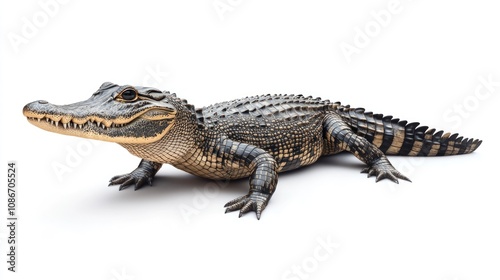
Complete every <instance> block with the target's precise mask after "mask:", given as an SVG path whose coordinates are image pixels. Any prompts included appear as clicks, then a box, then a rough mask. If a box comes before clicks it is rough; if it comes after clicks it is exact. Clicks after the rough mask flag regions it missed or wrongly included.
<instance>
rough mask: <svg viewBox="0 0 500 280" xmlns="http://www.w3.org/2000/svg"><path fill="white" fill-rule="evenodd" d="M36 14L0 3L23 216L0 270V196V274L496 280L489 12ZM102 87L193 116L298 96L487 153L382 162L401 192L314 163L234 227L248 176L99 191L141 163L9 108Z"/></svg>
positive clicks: (325, 4) (104, 4)
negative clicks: (191, 109)
mask: <svg viewBox="0 0 500 280" xmlns="http://www.w3.org/2000/svg"><path fill="white" fill-rule="evenodd" d="M47 2H49V1H48V0H40V1H2V4H1V6H0V11H1V14H0V25H1V29H2V37H1V40H2V41H1V46H0V52H1V57H0V61H1V62H0V71H1V72H0V91H1V102H0V104H1V118H0V121H1V133H0V134H1V136H2V137H1V141H2V142H1V152H0V155H1V161H0V163H1V165H2V166H3V168H2V169H1V170H0V172H1V173H2V178H4V180H5V176H6V175H4V174H6V172H7V170H6V169H7V168H6V163H7V160H16V161H17V163H18V167H19V174H18V175H19V187H18V193H17V194H18V217H19V219H20V220H19V228H18V242H19V244H18V252H17V253H18V267H17V269H18V273H16V274H14V273H10V272H7V266H6V263H5V262H4V261H3V260H4V259H5V254H6V253H7V252H6V250H7V247H6V242H5V241H6V236H7V230H6V227H5V226H3V224H4V223H6V221H5V220H4V219H5V217H6V210H7V206H6V190H5V187H4V188H3V191H1V201H0V202H1V203H0V207H1V208H0V209H1V213H2V215H1V216H2V226H1V229H0V234H1V238H0V240H1V243H0V244H1V245H0V246H1V248H0V249H1V254H2V256H3V257H0V259H1V260H2V264H1V265H0V271H1V274H0V275H1V278H2V279H107V280H109V279H115V280H120V279H137V280H141V279H236V278H238V279H306V278H307V279H385V280H389V279H407V280H412V279H439V280H467V279H483V280H487V279H500V270H499V269H498V266H499V264H500V225H499V223H500V189H499V187H498V182H497V174H495V173H496V172H498V171H497V165H498V161H497V160H498V156H499V152H498V137H499V136H500V135H499V133H498V123H497V121H498V115H497V114H498V106H499V98H500V97H499V96H498V95H499V94H500V87H499V86H498V82H497V84H496V85H495V86H494V87H490V91H487V90H486V88H485V87H484V85H483V83H482V82H481V79H486V80H487V79H491V80H493V81H500V69H499V65H500V37H499V33H498V27H499V26H500V17H499V16H498V11H499V8H500V7H499V5H495V4H493V3H495V2H494V1H468V4H466V3H464V2H465V1H463V2H460V3H458V1H439V3H436V2H437V1H430V0H427V1H424V0H422V1H409V0H401V1H400V2H395V3H396V4H394V5H395V7H397V8H396V11H394V10H393V9H390V8H388V5H391V4H390V3H391V2H390V1H388V0H382V1H378V0H377V1H350V2H349V3H346V1H343V2H345V3H343V4H338V3H337V4H334V3H332V2H333V1H267V2H262V1H235V0H233V1H226V0H221V1H220V2H217V1H216V2H213V1H212V0H208V1H197V2H196V3H193V1H168V4H167V3H166V2H167V1H161V3H162V4H160V1H135V2H134V3H131V2H132V1H129V2H126V1H68V2H67V3H64V4H62V3H60V4H57V6H51V7H50V10H49V11H46V10H44V8H43V7H42V6H43V5H41V4H40V3H42V4H43V3H47ZM270 2H271V3H270ZM55 3H57V2H55ZM214 3H215V4H218V5H219V7H221V8H223V7H224V5H229V7H230V9H228V10H227V11H225V12H224V11H220V10H219V12H218V11H217V10H216V9H215V8H214ZM398 3H399V4H398ZM382 10H384V11H389V10H390V11H392V14H391V18H390V19H389V18H387V17H386V18H385V22H382V23H383V25H385V26H381V24H380V23H376V21H375V19H374V17H375V16H374V14H384V13H386V12H380V11H382ZM48 13H49V14H50V15H47V14H48ZM44 14H45V16H44ZM44 17H45V18H44ZM45 19H47V20H46V21H45V22H44V20H45ZM30 23H31V24H34V25H35V28H36V30H33V28H31V29H30V28H29V27H27V25H29V24H30ZM366 28H368V29H369V30H368V32H369V33H370V35H366V36H369V37H368V40H369V41H367V40H366V38H364V39H365V41H363V40H362V39H363V38H362V37H363V35H360V34H359V31H357V30H362V31H361V32H363V33H365V32H366V31H365V30H366ZM23 30H24V32H25V34H23ZM26 32H28V33H26ZM13 38H14V39H13ZM20 38H21V39H20ZM12 40H14V43H13V42H12ZM356 40H357V41H356ZM16 42H17V43H16ZM346 44H349V45H351V46H352V47H356V48H357V53H354V54H352V55H350V56H348V58H349V59H350V62H349V61H348V59H347V57H346V55H345V54H344V53H343V51H342V48H341V45H344V46H345V45H346ZM105 81H112V82H115V83H118V84H132V85H148V86H157V87H159V88H161V89H163V90H170V91H172V92H176V93H177V94H178V95H179V96H181V97H183V98H186V99H188V100H189V101H190V102H191V103H193V104H195V105H196V106H203V105H208V104H210V103H213V102H217V101H224V100H228V99H233V98H238V97H243V96H247V95H254V94H266V93H294V94H299V93H302V94H306V95H313V96H320V97H323V98H325V99H331V100H332V101H337V100H340V101H342V102H343V103H345V104H351V105H353V106H363V107H365V108H367V109H368V110H372V111H374V112H376V113H384V114H393V115H394V116H397V117H400V118H402V119H407V120H409V121H420V122H421V123H422V124H426V125H429V126H431V127H436V128H438V129H445V130H453V132H455V131H456V132H460V133H461V134H463V135H465V136H467V137H475V138H480V139H483V140H484V143H483V145H482V146H481V147H480V148H479V149H478V150H477V152H476V153H474V154H471V155H465V156H453V157H442V158H425V159H422V158H418V159H410V158H403V157H390V160H391V161H392V162H393V164H394V165H395V166H396V167H397V168H399V169H400V170H401V171H402V172H403V173H405V174H406V175H408V176H409V177H410V178H411V179H412V180H413V183H407V182H401V183H400V184H399V185H395V184H392V183H390V182H380V183H377V184H376V183H375V182H374V179H373V178H370V179H367V178H365V177H366V175H365V174H359V171H360V170H361V168H362V167H363V165H362V164H361V163H360V162H358V161H357V160H356V159H355V158H354V157H353V156H351V155H349V154H345V155H339V156H335V157H331V158H326V159H322V160H320V162H318V163H317V164H316V165H314V166H312V167H309V168H305V169H303V170H300V171H297V172H292V173H289V174H283V175H282V176H280V182H279V184H278V189H277V191H276V193H275V195H274V196H273V198H272V200H271V202H270V204H269V205H268V207H267V209H266V210H265V211H264V213H263V216H262V219H261V220H260V221H257V219H256V218H255V215H254V214H253V213H250V214H247V215H245V216H244V217H242V218H241V219H238V218H237V213H231V214H224V208H223V207H222V206H223V205H224V204H225V203H226V202H227V201H229V200H231V199H233V198H235V197H237V196H239V195H243V194H245V193H246V192H247V189H248V187H247V182H246V180H242V181H236V182H231V183H229V184H223V187H222V188H220V187H218V188H213V186H214V183H212V182H211V181H208V180H204V179H199V178H196V177H193V176H191V175H188V174H186V173H183V172H181V171H178V170H176V169H174V168H172V167H170V166H164V167H163V169H162V170H161V171H160V172H159V174H158V175H157V177H156V180H155V182H154V187H147V188H144V189H141V190H140V191H137V192H134V191H133V190H132V189H127V190H125V191H122V192H119V191H118V190H117V187H111V188H108V187H107V181H108V180H109V178H111V177H112V176H113V175H117V174H122V173H126V172H129V171H131V170H132V169H133V168H135V167H136V165H137V164H138V163H139V159H137V158H135V157H134V156H132V155H130V154H128V153H127V151H126V150H124V149H122V148H121V147H120V146H118V145H116V144H113V143H100V142H97V141H88V140H82V139H78V138H73V137H68V136H62V135H57V134H52V133H48V132H45V131H43V130H41V129H38V128H36V127H34V126H31V125H29V123H28V122H27V121H26V120H25V119H24V117H23V116H22V113H21V110H22V107H23V106H24V104H26V103H28V102H31V101H34V100H38V99H46V100H48V101H49V102H52V103H55V104H66V103H72V102H76V101H80V100H84V99H87V98H88V97H90V95H91V94H92V93H93V92H94V91H95V90H96V89H97V88H98V87H99V86H100V84H101V83H102V82H105ZM477 88H479V91H478V95H475V90H476V89H477ZM464 105H465V107H464ZM462 107H463V108H465V109H460V108H462ZM458 110H465V111H464V112H462V113H459V112H458ZM461 114H462V115H461ZM74 153H78V154H74ZM62 165H64V166H65V167H66V168H67V169H65V171H67V172H65V173H63V174H62V175H61V174H60V177H58V175H57V173H56V172H55V171H54V166H59V167H60V166H62ZM4 182H5V181H4ZM2 184H3V183H2ZM4 186H5V184H4ZM186 209H188V210H189V211H190V212H186ZM183 210H184V212H183ZM4 221H5V222H4ZM328 240H329V242H333V243H335V244H334V245H335V246H333V247H332V248H331V249H329V250H330V251H327V250H325V249H324V248H323V247H322V245H321V244H323V243H324V242H327V241H328ZM318 254H319V255H318ZM318 257H319V258H318ZM297 270H300V271H302V272H301V273H299V274H294V272H293V271H297Z"/></svg>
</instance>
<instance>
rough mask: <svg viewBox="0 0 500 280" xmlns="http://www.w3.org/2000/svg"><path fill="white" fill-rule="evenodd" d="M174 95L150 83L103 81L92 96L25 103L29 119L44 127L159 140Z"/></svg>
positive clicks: (113, 138)
mask: <svg viewBox="0 0 500 280" xmlns="http://www.w3.org/2000/svg"><path fill="white" fill-rule="evenodd" d="M171 96H172V97H174V96H175V95H171V94H170V93H169V92H162V91H160V90H157V89H155V88H149V87H132V86H119V85H116V84H113V83H104V84H102V85H101V87H100V88H99V89H98V90H97V91H96V92H95V93H94V94H92V96H91V97H90V98H89V99H88V100H86V101H82V102H77V103H74V104H69V105H62V106H58V105H53V104H50V103H48V102H47V101H43V100H39V101H35V102H31V103H29V104H27V105H26V106H24V108H23V114H24V115H25V116H26V117H27V118H28V121H29V122H30V123H31V124H33V125H35V126H38V127H40V128H42V129H45V130H47V131H51V132H56V133H60V134H66V135H72V136H78V137H84V138H90V139H97V140H103V141H109V142H115V143H120V144H146V143H152V142H155V141H158V140H159V139H161V138H162V137H163V136H164V135H165V134H167V133H168V131H169V130H170V129H171V128H172V126H173V124H174V123H175V120H176V118H175V117H176V114H177V109H176V107H175V106H174V105H172V104H171V102H169V100H170V99H171V98H172V97H171Z"/></svg>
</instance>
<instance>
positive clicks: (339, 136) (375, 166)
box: [323, 115, 411, 184]
mask: <svg viewBox="0 0 500 280" xmlns="http://www.w3.org/2000/svg"><path fill="white" fill-rule="evenodd" d="M323 127H324V129H325V135H326V137H327V140H329V141H334V142H335V143H338V144H337V145H342V146H345V149H346V150H347V151H349V152H351V153H352V154H354V155H355V156H356V157H357V158H358V159H359V160H361V161H363V162H364V163H366V164H367V165H368V167H366V168H364V169H363V170H362V171H361V172H362V173H368V177H371V176H376V179H375V181H376V182H378V181H380V180H382V179H386V178H387V179H389V180H391V181H393V182H394V183H396V184H397V183H399V182H398V179H403V180H406V181H410V179H408V177H406V176H404V175H403V174H401V172H399V171H397V170H396V168H394V166H392V164H391V163H390V162H389V160H388V159H387V157H386V156H385V155H384V153H382V151H380V150H379V149H378V148H377V147H376V146H375V145H373V144H372V143H370V142H369V141H368V140H366V139H365V138H363V137H361V136H358V135H356V133H354V132H353V131H352V130H351V128H350V127H349V126H348V125H347V124H346V123H345V122H344V121H343V120H342V118H340V117H339V116H337V115H328V116H327V117H326V118H325V122H324V124H323ZM410 182H411V181H410Z"/></svg>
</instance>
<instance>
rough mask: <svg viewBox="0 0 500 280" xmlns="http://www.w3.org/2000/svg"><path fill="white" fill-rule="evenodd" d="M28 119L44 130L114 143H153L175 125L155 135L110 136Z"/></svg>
mask: <svg viewBox="0 0 500 280" xmlns="http://www.w3.org/2000/svg"><path fill="white" fill-rule="evenodd" d="M28 121H29V122H30V123H31V124H32V125H34V126H36V127H39V128H41V129H43V130H46V131H50V132H55V133H58V134H63V135H69V136H76V137H81V138H88V139H93V140H101V141H106V142H113V143H126V144H147V143H152V142H156V141H158V140H160V139H161V138H163V136H165V135H166V134H167V133H168V132H169V131H170V129H171V128H172V126H173V125H174V123H175V121H172V122H171V123H170V124H169V125H168V126H167V127H166V128H165V129H164V130H163V131H162V133H160V134H157V135H155V136H153V137H110V136H107V135H104V134H96V133H93V132H84V131H82V130H79V129H75V128H63V127H59V126H55V125H53V124H51V123H49V122H47V121H40V122H39V121H38V120H36V119H30V118H28Z"/></svg>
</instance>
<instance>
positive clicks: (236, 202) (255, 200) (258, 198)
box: [224, 191, 271, 220]
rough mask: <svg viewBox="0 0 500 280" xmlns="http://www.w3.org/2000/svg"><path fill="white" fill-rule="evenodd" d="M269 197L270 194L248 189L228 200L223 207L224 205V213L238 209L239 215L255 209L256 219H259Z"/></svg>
mask: <svg viewBox="0 0 500 280" xmlns="http://www.w3.org/2000/svg"><path fill="white" fill-rule="evenodd" d="M269 199H271V195H270V194H266V193H261V192H257V191H250V193H249V194H247V195H244V196H241V197H238V198H236V199H233V200H231V201H229V202H228V203H226V205H224V207H226V213H227V212H232V211H236V210H240V215H239V217H241V216H243V214H245V213H248V212H250V211H255V214H256V215H257V219H258V220H260V215H261V214H262V211H264V209H265V208H266V205H267V203H268V202H269Z"/></svg>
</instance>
